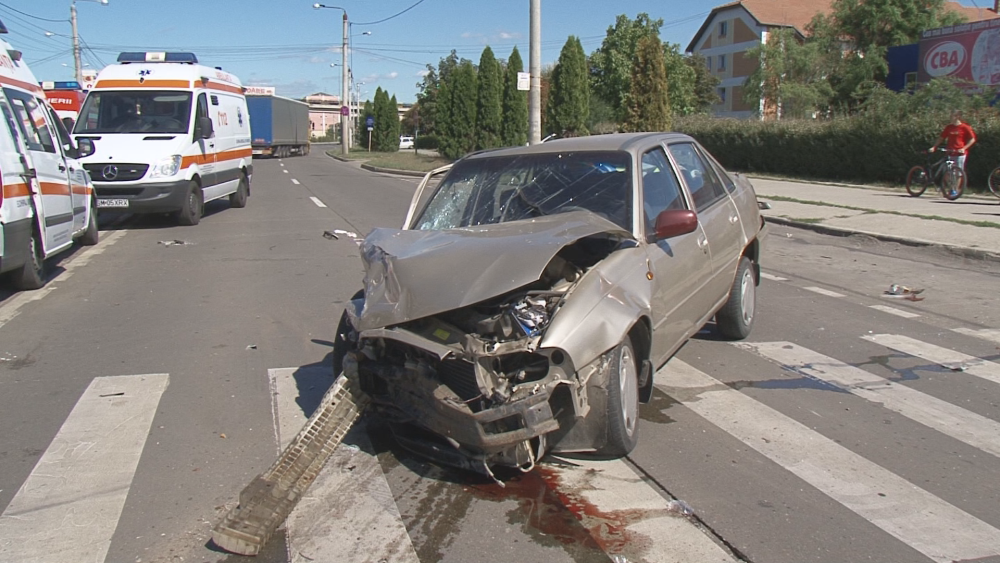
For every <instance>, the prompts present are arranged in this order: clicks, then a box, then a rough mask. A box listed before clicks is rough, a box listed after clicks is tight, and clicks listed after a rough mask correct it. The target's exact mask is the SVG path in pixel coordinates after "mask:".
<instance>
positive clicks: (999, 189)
mask: <svg viewBox="0 0 1000 563" xmlns="http://www.w3.org/2000/svg"><path fill="white" fill-rule="evenodd" d="M986 185H987V186H989V188H990V191H991V192H993V195H995V196H997V197H1000V166H997V167H996V168H994V169H993V171H992V172H990V179H989V181H988V182H986Z"/></svg>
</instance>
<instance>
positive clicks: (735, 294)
mask: <svg viewBox="0 0 1000 563" xmlns="http://www.w3.org/2000/svg"><path fill="white" fill-rule="evenodd" d="M756 308H757V279H756V276H755V275H754V269H753V264H752V263H751V262H750V259H749V258H747V257H746V256H742V257H740V265H739V267H738V268H736V278H735V279H734V280H733V286H732V287H731V288H730V289H729V300H727V301H726V304H725V305H723V306H722V309H719V312H717V313H716V314H715V324H716V326H717V327H718V329H719V332H720V333H721V334H722V336H724V337H726V338H729V339H732V340H743V339H744V338H746V337H747V336H749V335H750V329H752V328H753V323H754V320H755V319H756V318H757V316H756Z"/></svg>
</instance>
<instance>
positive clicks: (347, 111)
mask: <svg viewBox="0 0 1000 563" xmlns="http://www.w3.org/2000/svg"><path fill="white" fill-rule="evenodd" d="M340 115H351V108H350V107H349V106H343V107H342V108H340Z"/></svg>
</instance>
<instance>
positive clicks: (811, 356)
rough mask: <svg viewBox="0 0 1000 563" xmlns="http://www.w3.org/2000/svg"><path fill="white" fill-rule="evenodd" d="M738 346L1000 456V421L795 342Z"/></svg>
mask: <svg viewBox="0 0 1000 563" xmlns="http://www.w3.org/2000/svg"><path fill="white" fill-rule="evenodd" d="M736 346H737V347H739V348H742V349H744V350H749V351H751V352H754V353H756V354H758V355H760V356H762V357H764V358H767V359H768V360H771V361H772V362H775V363H777V364H780V365H781V366H783V367H784V368H785V369H788V370H791V371H794V372H796V373H799V374H802V375H804V376H806V377H810V378H813V379H818V380H821V381H825V382H827V383H830V384H833V385H835V386H837V387H840V388H841V389H844V390H845V391H849V392H851V393H853V394H855V395H857V396H859V397H861V398H863V399H865V400H868V401H871V402H873V403H880V404H882V405H883V406H884V407H885V408H887V409H889V410H891V411H895V412H898V413H899V414H901V415H903V416H905V417H907V418H909V419H912V420H914V421H916V422H919V423H920V424H923V425H924V426H927V427H930V428H933V429H934V430H937V431H938V432H941V433H942V434H945V435H947V436H950V437H952V438H955V439H956V440H960V441H962V442H965V443H966V444H969V445H970V446H972V447H975V448H979V449H981V450H983V451H985V452H989V453H991V454H993V455H995V456H997V457H1000V422H996V421H994V420H992V419H989V418H986V417H985V416H981V415H978V414H976V413H973V412H970V411H967V410H965V409H963V408H960V407H957V406H955V405H953V404H951V403H949V402H947V401H942V400H941V399H938V398H937V397H933V396H931V395H927V394H925V393H921V392H920V391H917V390H915V389H912V388H910V387H907V386H905V385H899V384H897V383H893V382H891V381H887V380H885V379H883V378H881V377H878V376H875V375H872V374H870V373H868V372H867V371H865V370H863V369H861V368H857V367H854V366H851V365H848V364H845V363H844V362H841V361H839V360H835V359H833V358H830V357H828V356H824V355H823V354H820V353H818V352H813V351H812V350H809V349H807V348H803V347H801V346H798V345H795V344H792V343H791V342H762V343H757V344H750V343H737V344H736Z"/></svg>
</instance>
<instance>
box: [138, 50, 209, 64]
mask: <svg viewBox="0 0 1000 563" xmlns="http://www.w3.org/2000/svg"><path fill="white" fill-rule="evenodd" d="M118 62H119V63H122V64H128V63H187V64H198V57H196V56H195V54H194V53H166V52H162V51H161V52H142V51H138V52H126V53H122V54H120V55H118Z"/></svg>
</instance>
